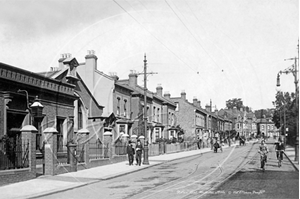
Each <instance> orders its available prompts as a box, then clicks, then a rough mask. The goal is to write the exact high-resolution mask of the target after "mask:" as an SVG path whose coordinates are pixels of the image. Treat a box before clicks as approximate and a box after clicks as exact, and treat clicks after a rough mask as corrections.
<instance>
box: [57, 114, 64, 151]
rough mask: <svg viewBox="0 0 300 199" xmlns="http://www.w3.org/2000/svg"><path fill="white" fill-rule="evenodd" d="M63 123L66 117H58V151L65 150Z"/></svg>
mask: <svg viewBox="0 0 300 199" xmlns="http://www.w3.org/2000/svg"><path fill="white" fill-rule="evenodd" d="M63 123H64V119H62V118H56V130H57V132H58V133H57V152H62V151H63Z"/></svg>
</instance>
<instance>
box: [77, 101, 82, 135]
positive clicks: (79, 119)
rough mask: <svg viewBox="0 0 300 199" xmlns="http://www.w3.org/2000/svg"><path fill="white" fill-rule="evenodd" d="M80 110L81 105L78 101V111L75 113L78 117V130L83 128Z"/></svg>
mask: <svg viewBox="0 0 300 199" xmlns="http://www.w3.org/2000/svg"><path fill="white" fill-rule="evenodd" d="M81 108H82V104H81V102H80V100H78V111H77V115H78V117H77V124H78V130H79V129H82V128H83V125H82V119H83V118H82V110H81Z"/></svg>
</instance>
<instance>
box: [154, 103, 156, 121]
mask: <svg viewBox="0 0 300 199" xmlns="http://www.w3.org/2000/svg"><path fill="white" fill-rule="evenodd" d="M155 113H156V108H155V106H154V107H153V120H154V121H155V120H156V116H155Z"/></svg>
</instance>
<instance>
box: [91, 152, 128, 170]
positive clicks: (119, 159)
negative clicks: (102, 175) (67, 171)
mask: <svg viewBox="0 0 300 199" xmlns="http://www.w3.org/2000/svg"><path fill="white" fill-rule="evenodd" d="M127 160H128V158H127V155H118V156H113V158H111V159H109V158H103V159H90V165H91V167H98V166H104V165H108V164H114V163H118V162H123V161H127Z"/></svg>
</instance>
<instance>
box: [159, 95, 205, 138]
mask: <svg viewBox="0 0 300 199" xmlns="http://www.w3.org/2000/svg"><path fill="white" fill-rule="evenodd" d="M164 96H165V97H166V98H167V99H169V100H171V101H172V102H173V103H175V105H176V111H175V117H176V121H177V123H178V124H180V126H181V127H182V128H183V129H184V130H185V134H184V137H185V138H188V137H190V138H196V137H201V138H203V137H205V138H206V139H207V138H208V132H207V116H208V114H207V112H206V111H205V110H203V109H202V108H201V107H200V101H198V100H197V99H194V101H193V103H190V102H188V100H187V99H186V93H185V92H181V96H180V97H171V96H170V94H165V95H164ZM203 139H204V138H203Z"/></svg>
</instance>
